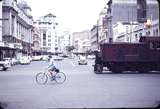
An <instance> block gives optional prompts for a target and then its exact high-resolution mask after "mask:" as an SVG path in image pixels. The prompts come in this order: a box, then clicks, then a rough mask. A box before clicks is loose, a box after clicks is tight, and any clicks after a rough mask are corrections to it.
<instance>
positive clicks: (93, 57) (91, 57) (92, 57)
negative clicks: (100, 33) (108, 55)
mask: <svg viewBox="0 0 160 109" xmlns="http://www.w3.org/2000/svg"><path fill="white" fill-rule="evenodd" d="M87 58H88V59H95V58H96V56H95V55H88V56H87Z"/></svg>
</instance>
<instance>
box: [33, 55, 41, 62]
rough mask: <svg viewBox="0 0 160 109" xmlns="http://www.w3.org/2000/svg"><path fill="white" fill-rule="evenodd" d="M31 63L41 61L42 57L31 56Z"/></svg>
mask: <svg viewBox="0 0 160 109" xmlns="http://www.w3.org/2000/svg"><path fill="white" fill-rule="evenodd" d="M32 60H33V61H40V60H42V56H32Z"/></svg>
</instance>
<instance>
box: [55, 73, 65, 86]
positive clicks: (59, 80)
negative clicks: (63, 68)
mask: <svg viewBox="0 0 160 109" xmlns="http://www.w3.org/2000/svg"><path fill="white" fill-rule="evenodd" d="M65 80H66V75H65V74H64V73H63V72H59V73H57V74H56V75H55V81H56V82H57V83H59V84H62V83H64V82H65Z"/></svg>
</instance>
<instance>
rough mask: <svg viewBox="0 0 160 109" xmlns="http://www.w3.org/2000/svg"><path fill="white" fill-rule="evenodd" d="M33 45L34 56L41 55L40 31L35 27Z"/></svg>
mask: <svg viewBox="0 0 160 109" xmlns="http://www.w3.org/2000/svg"><path fill="white" fill-rule="evenodd" d="M32 38H33V45H32V54H33V55H34V56H36V55H40V54H41V37H40V31H39V30H38V29H37V28H36V27H34V29H33V36H32Z"/></svg>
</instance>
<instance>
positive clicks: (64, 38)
mask: <svg viewBox="0 0 160 109" xmlns="http://www.w3.org/2000/svg"><path fill="white" fill-rule="evenodd" d="M67 46H72V37H71V34H70V32H69V31H65V32H64V33H63V35H61V36H59V47H58V51H59V52H62V53H64V54H67V49H66V48H67Z"/></svg>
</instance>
